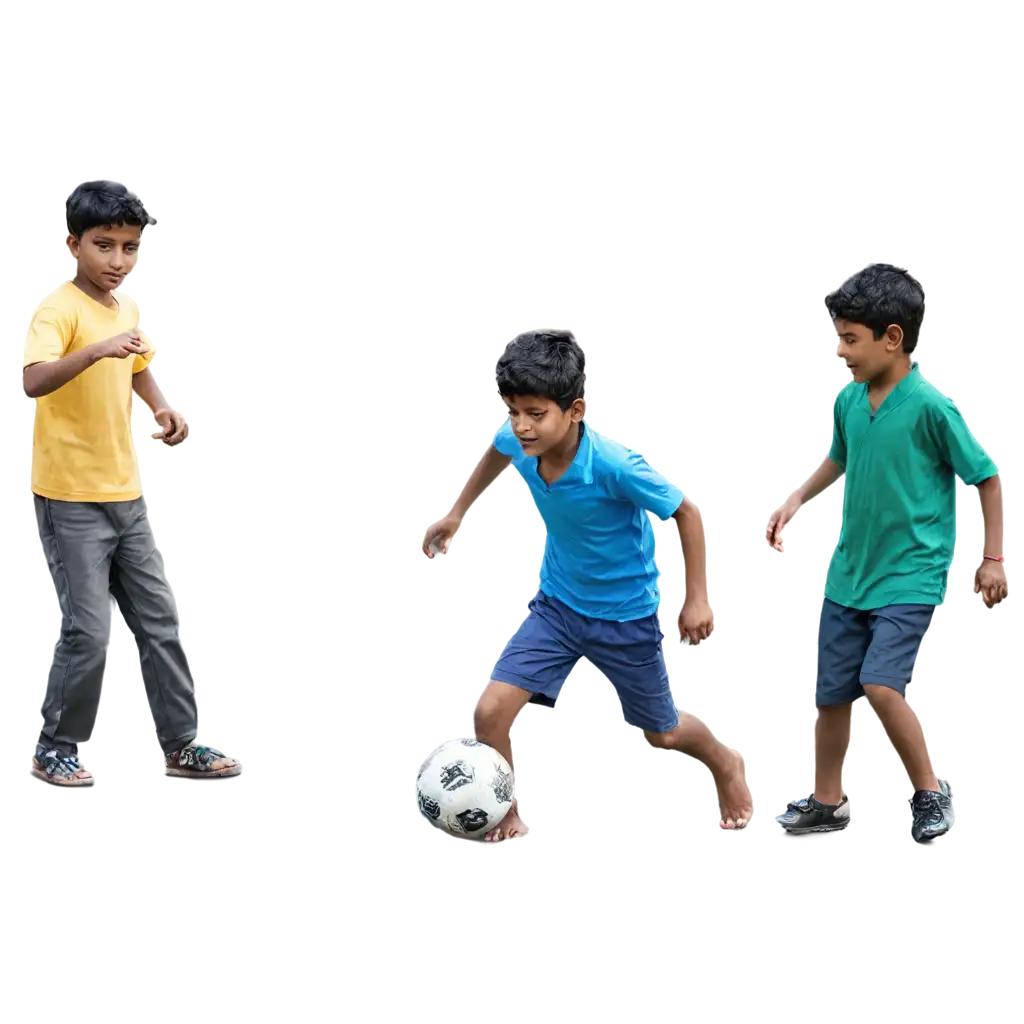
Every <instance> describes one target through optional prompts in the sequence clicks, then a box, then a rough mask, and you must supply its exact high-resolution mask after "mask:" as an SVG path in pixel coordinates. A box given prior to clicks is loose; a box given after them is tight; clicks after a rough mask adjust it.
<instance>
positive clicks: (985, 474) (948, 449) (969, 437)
mask: <svg viewBox="0 0 1024 1024" xmlns="http://www.w3.org/2000/svg"><path fill="white" fill-rule="evenodd" d="M931 413H932V430H933V432H934V436H935V442H936V445H937V447H938V450H939V454H940V456H941V457H942V458H943V460H944V461H945V462H946V463H948V464H949V465H950V466H952V467H953V472H954V473H956V475H957V476H958V477H960V479H961V480H963V482H964V483H965V484H968V485H969V486H974V485H975V484H980V483H981V482H982V481H983V480H987V479H988V478H989V477H993V476H995V475H996V474H997V473H998V472H999V470H998V469H997V468H996V464H995V463H994V462H993V461H992V460H991V459H990V458H989V457H988V453H987V452H986V451H985V449H984V448H982V447H981V445H980V444H978V442H977V441H976V440H975V439H974V435H973V434H972V433H971V432H970V431H969V430H968V429H967V424H966V423H965V422H964V418H963V416H961V415H960V410H959V409H958V408H957V407H956V406H955V405H954V404H953V402H952V400H950V399H948V398H947V399H946V400H945V401H944V402H943V403H942V404H940V405H935V406H933V407H932V409H931Z"/></svg>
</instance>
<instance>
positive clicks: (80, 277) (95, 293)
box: [71, 273, 117, 309]
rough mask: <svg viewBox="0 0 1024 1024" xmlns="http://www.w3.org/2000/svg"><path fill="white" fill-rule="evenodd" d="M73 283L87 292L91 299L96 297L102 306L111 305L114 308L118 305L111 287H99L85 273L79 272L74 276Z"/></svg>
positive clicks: (80, 289)
mask: <svg viewBox="0 0 1024 1024" xmlns="http://www.w3.org/2000/svg"><path fill="white" fill-rule="evenodd" d="M71 283H72V284H73V285H74V286H75V287H76V288H77V289H78V290H79V291H82V292H85V294H86V295H88V296H89V298H90V299H95V300H96V302H98V303H99V304H100V305H101V306H109V307H110V308H111V309H113V308H114V307H115V306H116V305H117V299H115V298H114V295H113V293H112V292H111V291H110V289H109V288H97V287H96V285H94V284H93V283H92V281H90V280H89V278H87V277H86V276H85V275H84V274H82V273H78V274H75V276H74V277H73V278H72V280H71Z"/></svg>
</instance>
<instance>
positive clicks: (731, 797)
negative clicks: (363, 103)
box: [715, 749, 754, 829]
mask: <svg viewBox="0 0 1024 1024" xmlns="http://www.w3.org/2000/svg"><path fill="white" fill-rule="evenodd" d="M729 753H730V754H732V756H733V758H734V761H733V765H732V767H731V768H729V769H728V770H727V771H726V772H724V773H723V774H722V775H721V776H716V778H715V785H716V786H717V787H718V807H719V810H720V811H721V812H722V820H721V821H720V822H719V823H718V824H719V825H720V826H721V827H722V828H725V829H737V828H745V827H746V825H747V823H748V822H749V821H750V819H751V818H752V817H753V814H754V801H753V800H752V799H751V796H750V790H749V789H747V780H746V772H745V766H744V764H743V758H742V757H741V756H740V752H739V751H738V750H731V749H730V751H729Z"/></svg>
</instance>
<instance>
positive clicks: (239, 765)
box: [164, 743, 246, 778]
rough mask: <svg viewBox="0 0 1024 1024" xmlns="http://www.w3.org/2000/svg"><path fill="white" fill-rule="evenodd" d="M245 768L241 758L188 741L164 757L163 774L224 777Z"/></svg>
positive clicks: (178, 776) (235, 773) (179, 776)
mask: <svg viewBox="0 0 1024 1024" xmlns="http://www.w3.org/2000/svg"><path fill="white" fill-rule="evenodd" d="M245 770H246V765H245V763H244V762H243V761H242V760H241V758H237V757H233V756H232V755H230V754H222V753H221V752H220V751H215V750H213V749H212V748H210V746H204V745H203V744H202V743H189V744H188V745H187V746H182V748H181V750H180V751H178V752H177V753H175V754H169V755H168V756H167V757H166V758H164V774H165V775H169V776H172V777H175V778H225V777H228V776H233V775H241V774H242V773H243V772H244V771H245Z"/></svg>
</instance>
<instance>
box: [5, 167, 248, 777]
mask: <svg viewBox="0 0 1024 1024" xmlns="http://www.w3.org/2000/svg"><path fill="white" fill-rule="evenodd" d="M67 221H68V231H69V232H70V234H69V237H68V240H67V244H68V248H69V249H70V250H71V254H72V256H74V257H75V260H76V261H77V263H78V272H77V274H76V275H75V278H74V280H72V281H69V282H67V283H66V284H64V285H62V286H61V287H60V288H58V289H57V290H56V291H55V292H53V294H52V295H49V296H48V297H47V298H46V299H44V300H43V302H42V303H41V304H40V306H39V308H38V309H37V310H36V313H35V316H34V317H33V318H32V326H31V327H30V328H29V332H28V340H27V341H26V344H25V364H24V385H25V393H26V394H27V395H28V396H29V397H30V398H34V399H36V421H35V434H34V439H33V448H32V491H33V493H34V495H35V506H36V518H37V520H38V523H39V535H40V537H41V539H42V542H43V550H44V551H45V553H46V560H47V563H48V564H49V567H50V573H51V575H52V576H53V582H54V584H55V585H56V588H57V597H58V599H59V601H60V607H61V612H62V613H63V617H64V620H63V624H62V627H61V634H60V642H59V643H58V644H57V648H56V651H55V652H54V659H53V667H52V668H51V669H50V678H49V685H48V687H47V691H46V701H45V703H44V704H43V709H42V712H43V729H42V732H41V733H40V736H39V743H38V745H37V746H36V753H35V757H34V758H33V759H32V770H33V772H34V773H35V774H37V775H39V776H40V777H41V778H43V779H45V780H46V781H47V782H52V783H55V784H57V785H65V786H88V785H92V782H93V777H92V775H91V774H90V773H89V772H88V771H86V770H85V768H83V767H82V765H81V762H80V761H79V760H78V744H79V743H83V742H85V741H86V740H87V739H89V736H90V735H91V734H92V728H93V723H94V722H95V720H96V711H97V707H98V705H99V699H100V687H101V685H102V682H103V668H104V664H105V662H106V651H107V641H108V640H109V637H110V604H111V601H110V598H111V597H113V598H114V600H115V601H117V604H118V606H119V607H120V609H121V614H122V615H123V616H124V618H125V621H126V622H127V623H128V626H129V627H130V629H131V631H132V632H133V633H134V634H135V640H136V643H137V644H138V648H139V656H140V659H141V662H142V676H143V679H144V680H145V684H146V694H147V696H148V697H149V705H150V708H151V710H152V712H153V719H154V721H155V722H156V731H157V737H158V739H159V740H160V745H161V746H162V748H163V751H164V755H165V759H166V770H167V774H168V775H176V776H191V777H194V778H215V777H217V776H224V775H238V774H239V773H240V772H241V770H242V766H241V764H239V763H238V762H237V761H236V760H234V758H230V757H225V756H224V755H223V754H222V753H221V752H220V751H219V750H214V749H213V748H212V747H204V746H200V745H198V744H197V743H196V742H195V738H196V703H195V693H194V690H193V686H192V676H191V674H190V673H189V668H188V662H187V661H186V659H185V652H184V651H183V650H182V646H181V642H180V640H179V639H178V614H177V610H176V608H175V604H174V596H173V594H172V593H171V588H170V587H169V586H168V584H167V580H166V578H165V576H164V567H163V560H162V559H161V557H160V552H159V551H157V549H156V546H155V544H154V541H153V533H152V531H151V530H150V526H149V519H148V517H147V513H146V504H145V501H144V500H143V498H142V484H141V481H140V479H139V466H138V461H137V460H136V457H135V446H134V445H133V444H132V434H131V412H132V392H133V391H134V392H135V394H137V395H138V396H139V397H140V398H141V399H142V400H143V401H144V402H145V403H146V404H147V405H148V406H149V407H150V408H151V409H152V410H153V415H154V417H155V418H156V421H157V423H158V424H159V425H160V428H161V429H160V431H159V432H158V433H155V434H153V437H154V438H159V439H160V440H162V441H163V443H164V444H166V445H169V446H172V447H173V446H174V445H177V444H180V443H181V442H182V441H184V440H185V438H186V437H188V425H187V424H186V422H185V418H184V417H183V416H182V415H181V413H179V412H175V411H174V410H173V409H171V408H170V406H168V404H167V402H166V400H165V399H164V396H163V395H162V394H161V393H160V388H159V387H158V386H157V383H156V380H155V378H154V377H153V374H152V372H151V371H150V369H149V364H150V361H151V360H152V358H153V353H154V349H153V344H152V342H150V340H149V339H148V338H147V337H146V336H145V335H144V334H143V333H142V332H141V331H140V330H139V311H138V308H137V307H136V305H135V303H134V302H132V300H131V299H129V298H128V297H127V296H126V295H121V294H120V293H117V292H115V291H114V289H115V288H117V287H118V285H120V284H121V282H122V281H123V280H124V279H125V277H127V276H128V274H129V273H131V271H132V269H133V268H134V266H135V263H136V261H137V260H138V257H139V244H140V241H141V238H142V231H143V228H145V227H146V225H147V224H155V223H156V221H154V220H153V218H152V217H150V216H149V214H148V213H147V212H146V210H145V208H144V207H143V205H142V203H141V202H140V201H139V199H138V197H136V196H135V195H133V194H132V193H131V192H129V191H128V190H127V189H126V188H125V187H124V186H123V185H119V184H117V183H116V182H111V181H92V182H87V183H86V184H84V185H80V186H79V187H78V188H76V189H75V191H74V192H73V193H72V194H71V196H70V197H69V198H68V201H67Z"/></svg>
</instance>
